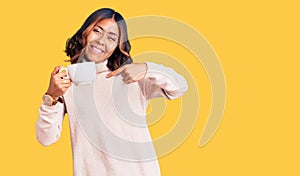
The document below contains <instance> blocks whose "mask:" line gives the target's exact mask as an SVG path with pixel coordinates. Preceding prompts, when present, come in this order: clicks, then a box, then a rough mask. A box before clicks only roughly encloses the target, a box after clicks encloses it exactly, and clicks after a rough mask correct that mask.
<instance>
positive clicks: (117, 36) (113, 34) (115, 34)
mask: <svg viewBox="0 0 300 176" xmlns="http://www.w3.org/2000/svg"><path fill="white" fill-rule="evenodd" d="M96 26H97V27H98V28H100V29H101V30H102V31H105V30H104V29H103V28H102V27H101V26H99V25H96ZM108 33H109V34H112V35H115V36H116V37H118V35H117V34H116V33H114V32H108Z"/></svg>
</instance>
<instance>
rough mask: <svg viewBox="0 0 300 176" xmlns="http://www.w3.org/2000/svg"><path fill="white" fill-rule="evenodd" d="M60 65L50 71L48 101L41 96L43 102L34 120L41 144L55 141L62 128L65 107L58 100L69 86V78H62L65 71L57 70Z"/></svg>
mask: <svg viewBox="0 0 300 176" xmlns="http://www.w3.org/2000/svg"><path fill="white" fill-rule="evenodd" d="M60 68H61V67H60V66H57V67H55V68H54V70H53V72H52V73H51V78H50V83H49V87H48V90H47V93H46V94H47V96H46V95H44V98H46V97H48V100H49V97H51V98H50V102H49V101H46V102H45V99H44V98H43V103H42V105H41V106H40V109H39V117H38V120H37V122H36V137H37V140H38V141H39V142H40V143H41V144H42V145H45V146H47V145H50V144H52V143H54V142H56V141H57V140H58V139H59V137H60V133H61V130H62V121H63V117H64V112H65V107H64V104H63V103H62V102H58V100H59V97H61V96H62V95H63V94H64V93H65V92H66V91H67V89H68V88H69V87H70V86H71V81H70V80H69V79H63V77H65V76H66V75H67V73H66V72H59V69H60Z"/></svg>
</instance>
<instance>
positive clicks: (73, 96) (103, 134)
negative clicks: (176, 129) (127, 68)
mask: <svg viewBox="0 0 300 176" xmlns="http://www.w3.org/2000/svg"><path fill="white" fill-rule="evenodd" d="M106 63H107V61H106V62H103V63H100V64H98V65H97V77H96V80H95V81H94V83H93V84H91V85H85V86H76V85H72V86H71V87H70V88H69V89H68V91H67V92H66V93H65V95H64V96H63V97H64V100H65V103H64V104H62V103H57V104H56V105H54V106H47V105H45V104H44V103H42V105H41V106H40V109H39V117H38V120H37V123H36V135H37V139H38V141H39V142H40V143H41V144H42V145H45V146H47V145H50V144H52V143H54V142H56V141H57V140H58V139H59V137H60V133H61V131H62V121H63V117H64V114H65V112H67V113H68V117H69V123H70V128H71V130H70V132H71V142H72V151H73V173H74V175H75V176H158V175H160V169H159V164H158V160H157V157H156V154H155V149H154V146H153V143H152V139H151V136H150V133H149V130H148V127H147V123H146V118H145V117H146V109H147V105H148V100H149V99H151V98H154V97H165V98H168V99H173V98H177V97H179V96H181V95H182V94H183V93H184V92H185V91H186V90H187V87H188V86H187V83H186V81H185V79H184V78H183V77H182V76H181V75H179V74H177V73H176V72H175V71H174V70H173V69H171V68H168V67H164V66H162V65H158V64H155V63H151V62H147V63H146V64H147V66H148V70H147V73H146V76H145V78H144V79H143V80H141V81H139V82H135V83H132V84H125V83H123V81H122V77H121V75H117V76H115V77H111V78H106V77H105V76H106V74H108V73H109V72H110V71H109V69H108V68H107V67H106Z"/></svg>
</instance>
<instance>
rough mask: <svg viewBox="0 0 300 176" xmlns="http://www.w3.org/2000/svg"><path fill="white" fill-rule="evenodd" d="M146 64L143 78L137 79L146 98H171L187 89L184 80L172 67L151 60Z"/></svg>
mask: <svg viewBox="0 0 300 176" xmlns="http://www.w3.org/2000/svg"><path fill="white" fill-rule="evenodd" d="M146 64H147V67H148V69H147V73H146V75H145V78H144V79H142V80H141V81H139V86H140V88H141V90H142V93H143V94H144V96H145V97H146V99H147V100H148V99H151V98H155V97H165V98H168V99H170V100H171V99H174V98H178V97H180V96H181V95H182V94H183V93H184V92H186V91H187V89H188V85H187V82H186V80H185V79H184V77H183V76H182V75H180V74H178V73H177V72H175V71H174V70H173V69H171V68H169V67H165V66H163V65H160V64H155V63H152V62H146Z"/></svg>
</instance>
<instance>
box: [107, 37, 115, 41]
mask: <svg viewBox="0 0 300 176" xmlns="http://www.w3.org/2000/svg"><path fill="white" fill-rule="evenodd" d="M108 40H110V41H113V42H115V41H116V40H117V39H116V38H115V37H108Z"/></svg>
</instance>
